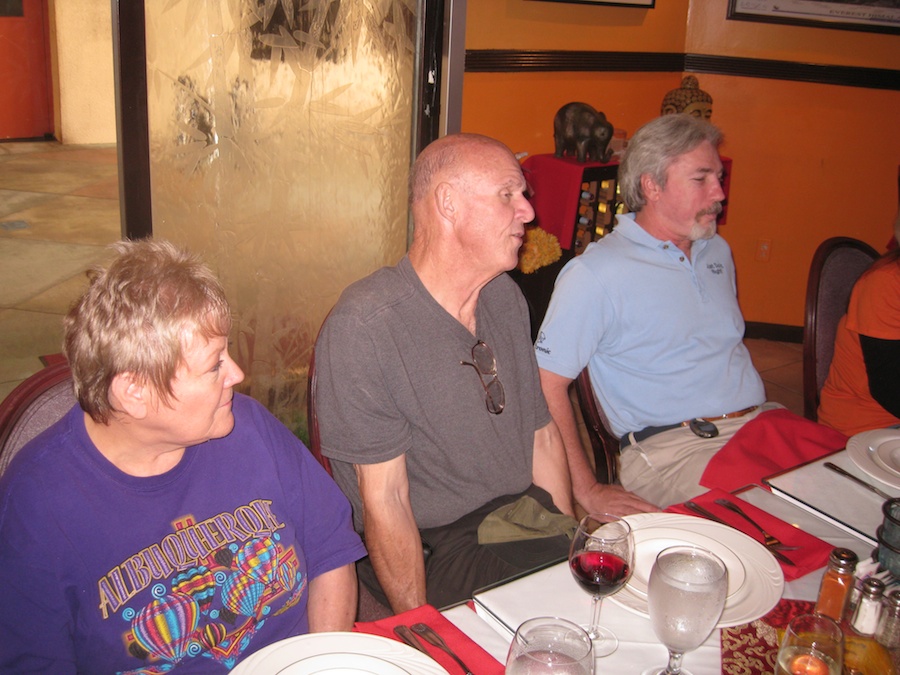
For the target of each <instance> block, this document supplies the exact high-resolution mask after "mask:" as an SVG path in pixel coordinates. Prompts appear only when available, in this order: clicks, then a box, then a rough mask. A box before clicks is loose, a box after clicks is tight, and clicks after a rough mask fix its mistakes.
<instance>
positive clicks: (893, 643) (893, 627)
mask: <svg viewBox="0 0 900 675" xmlns="http://www.w3.org/2000/svg"><path fill="white" fill-rule="evenodd" d="M875 639H876V640H878V642H879V644H881V645H883V646H884V647H887V648H888V649H896V648H897V647H900V590H898V591H891V592H890V593H888V594H887V595H886V596H885V597H884V608H883V609H882V612H881V620H880V621H879V622H878V630H876V631H875Z"/></svg>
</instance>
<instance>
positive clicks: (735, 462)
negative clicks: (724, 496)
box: [700, 408, 847, 492]
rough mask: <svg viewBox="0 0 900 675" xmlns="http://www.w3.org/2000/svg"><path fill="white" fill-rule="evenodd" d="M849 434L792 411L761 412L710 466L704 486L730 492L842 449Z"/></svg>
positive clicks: (702, 478) (701, 480)
mask: <svg viewBox="0 0 900 675" xmlns="http://www.w3.org/2000/svg"><path fill="white" fill-rule="evenodd" d="M846 445H847V437H846V436H845V435H844V434H842V433H841V432H839V431H835V430H834V429H831V428H829V427H826V426H824V425H822V424H816V423H815V422H811V421H810V420H808V419H806V418H805V417H800V416H799V415H796V414H794V413H792V412H791V411H790V410H785V409H784V408H779V409H777V410H768V411H766V412H764V413H760V414H759V415H757V416H756V417H755V418H754V419H752V420H750V421H749V422H747V423H746V424H745V425H744V426H743V427H741V428H740V429H739V430H738V432H737V433H736V434H735V435H734V436H733V437H732V438H731V440H730V441H728V442H727V443H726V444H725V445H724V446H723V447H722V449H721V450H719V451H718V452H717V453H716V454H715V455H714V456H713V458H712V459H711V460H710V461H709V464H707V465H706V470H705V471H704V472H703V476H701V477H700V485H702V486H704V487H708V488H722V489H723V490H725V491H726V492H731V491H733V490H737V489H738V488H741V487H744V486H745V485H750V484H756V485H762V479H763V478H765V477H766V476H771V475H772V474H774V473H778V472H779V471H783V470H784V469H790V468H791V467H795V466H799V465H800V464H804V463H806V462H809V461H811V460H814V459H818V458H819V457H824V456H825V455H828V454H831V453H832V452H834V451H835V450H841V449H843V448H844V447H846Z"/></svg>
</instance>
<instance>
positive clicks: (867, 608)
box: [850, 577, 884, 635]
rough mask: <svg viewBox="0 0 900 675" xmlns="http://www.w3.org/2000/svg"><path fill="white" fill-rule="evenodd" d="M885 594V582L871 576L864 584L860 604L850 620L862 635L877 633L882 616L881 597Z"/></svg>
mask: <svg viewBox="0 0 900 675" xmlns="http://www.w3.org/2000/svg"><path fill="white" fill-rule="evenodd" d="M883 595H884V582H883V581H882V580H881V579H876V578H875V577H869V578H868V579H866V580H865V581H863V584H862V592H861V595H860V596H859V604H857V605H856V611H855V612H854V613H853V618H852V619H851V620H850V627H851V628H853V630H855V631H856V632H857V633H859V634H860V635H875V629H876V628H878V620H879V619H880V618H881V599H882V596H883Z"/></svg>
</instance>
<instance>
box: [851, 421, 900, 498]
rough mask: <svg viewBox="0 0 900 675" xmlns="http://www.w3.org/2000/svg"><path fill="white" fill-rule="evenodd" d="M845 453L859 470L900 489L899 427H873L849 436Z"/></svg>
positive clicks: (887, 496) (886, 496) (888, 496)
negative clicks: (870, 429) (873, 428)
mask: <svg viewBox="0 0 900 675" xmlns="http://www.w3.org/2000/svg"><path fill="white" fill-rule="evenodd" d="M847 454H848V455H849V457H850V459H851V460H852V461H853V463H854V464H855V465H856V466H857V468H859V470H860V471H862V472H864V473H865V474H867V475H868V476H870V477H871V478H874V479H875V480H878V481H881V482H882V483H884V484H886V485H888V486H890V487H892V488H896V489H900V429H875V430H874V431H864V432H862V433H859V434H856V435H855V436H851V437H850V440H849V441H847ZM890 497H891V495H885V496H884V497H883V498H890Z"/></svg>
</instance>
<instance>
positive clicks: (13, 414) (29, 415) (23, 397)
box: [0, 355, 76, 474]
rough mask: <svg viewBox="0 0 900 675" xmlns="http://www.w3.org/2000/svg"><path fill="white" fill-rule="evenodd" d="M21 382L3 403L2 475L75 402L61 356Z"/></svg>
mask: <svg viewBox="0 0 900 675" xmlns="http://www.w3.org/2000/svg"><path fill="white" fill-rule="evenodd" d="M47 361H48V363H49V365H47V366H45V367H44V368H42V369H41V370H39V371H38V372H36V373H35V374H34V375H32V376H31V377H29V378H28V379H26V380H24V381H23V382H21V383H20V384H19V385H18V386H17V387H16V388H15V389H13V390H12V391H11V392H10V393H9V395H8V396H7V397H6V398H5V399H3V402H2V403H0V474H2V473H3V472H4V471H5V470H6V467H7V466H9V463H10V462H11V461H12V458H13V457H14V456H15V454H16V453H17V452H18V451H19V450H21V449H22V446H23V445H25V444H26V443H27V442H28V441H30V440H31V439H32V438H34V437H35V436H37V435H38V434H39V433H41V432H42V431H44V429H46V428H47V427H49V426H50V425H52V424H53V423H54V422H56V421H57V420H59V419H61V418H62V416H63V415H65V414H66V413H67V412H68V411H69V409H70V408H71V407H72V406H73V405H75V403H76V400H75V392H74V390H73V389H72V373H71V371H70V370H69V364H68V363H67V362H66V360H65V359H64V358H63V357H62V356H61V355H54V356H52V357H48V359H47Z"/></svg>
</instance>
